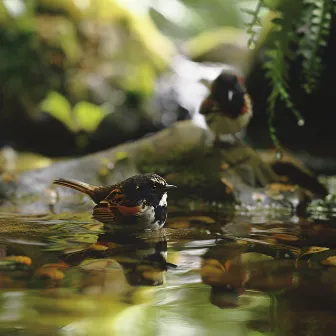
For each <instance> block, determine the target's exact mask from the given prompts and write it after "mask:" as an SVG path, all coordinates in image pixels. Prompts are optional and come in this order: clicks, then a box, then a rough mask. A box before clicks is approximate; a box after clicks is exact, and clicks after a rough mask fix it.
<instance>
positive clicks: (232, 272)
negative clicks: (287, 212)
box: [201, 239, 296, 308]
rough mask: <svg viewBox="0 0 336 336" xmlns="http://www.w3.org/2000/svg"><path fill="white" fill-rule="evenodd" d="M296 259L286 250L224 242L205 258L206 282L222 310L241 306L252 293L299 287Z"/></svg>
mask: <svg viewBox="0 0 336 336" xmlns="http://www.w3.org/2000/svg"><path fill="white" fill-rule="evenodd" d="M295 258H296V255H295V254H294V253H293V252H292V251H290V250H288V249H286V248H285V247H283V246H278V245H267V244H263V243H260V244H258V243H248V242H246V241H244V240H229V239H225V240H221V241H220V242H219V243H218V244H217V245H215V246H213V247H211V248H209V250H208V251H207V252H206V253H205V254H204V255H203V261H202V265H201V278H202V281H203V282H204V283H205V284H207V285H209V286H211V294H210V301H211V303H212V304H214V305H216V306H218V307H220V308H228V307H233V306H238V305H239V302H240V296H241V295H242V294H243V293H244V292H245V291H246V290H248V289H253V290H261V291H274V290H280V289H287V288H291V287H292V286H294V285H295V281H294V280H295V277H294V270H295Z"/></svg>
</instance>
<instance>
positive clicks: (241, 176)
mask: <svg viewBox="0 0 336 336" xmlns="http://www.w3.org/2000/svg"><path fill="white" fill-rule="evenodd" d="M209 136H210V135H209V133H208V131H207V130H205V129H202V128H199V127H197V126H196V125H195V124H194V123H193V122H191V121H182V122H177V123H176V124H174V125H173V126H171V127H170V128H167V129H165V130H163V131H161V132H159V133H157V134H154V135H152V136H150V137H147V138H143V139H141V140H138V141H136V142H133V143H127V144H123V145H120V146H117V147H115V148H112V149H109V150H105V151H101V152H98V153H95V154H91V155H87V156H84V157H82V158H76V159H71V160H64V161H60V162H57V163H54V164H52V165H51V166H50V167H47V168H44V169H39V170H32V171H28V172H24V173H22V174H21V175H19V176H18V177H17V179H16V181H15V188H12V189H11V190H10V189H9V188H7V183H8V182H6V181H4V180H2V181H1V183H0V190H1V191H2V195H1V196H2V197H3V198H7V199H12V200H13V199H15V200H16V202H17V204H20V203H23V204H26V207H25V210H26V211H28V212H29V211H36V209H39V211H42V210H43V209H45V211H49V208H48V207H49V205H47V204H45V203H44V202H45V201H44V199H41V195H43V193H45V190H47V189H50V186H51V183H52V181H53V179H55V178H57V177H60V176H61V177H65V178H76V179H80V180H83V181H86V182H88V183H92V184H96V185H99V184H112V183H116V182H118V181H120V180H123V179H125V178H127V177H129V176H131V175H134V174H136V173H138V172H156V173H158V174H160V175H162V176H164V177H165V178H166V179H167V180H168V182H170V183H174V184H177V185H178V186H179V189H178V190H179V191H178V192H176V193H174V199H175V202H176V203H177V204H179V205H180V206H182V207H183V206H186V205H187V204H188V206H190V202H191V201H192V202H196V204H203V206H206V204H209V203H210V204H211V203H212V202H220V203H221V202H224V203H225V202H229V203H232V202H233V201H234V199H235V198H236V197H237V198H240V197H241V196H242V195H244V198H246V199H248V197H249V196H248V195H251V194H252V192H254V191H255V189H256V188H263V187H265V186H266V185H267V184H270V183H272V182H275V181H277V175H276V174H274V172H273V171H272V169H271V168H270V166H269V165H267V164H266V163H264V162H263V161H262V160H260V158H259V156H258V154H257V153H256V152H255V151H254V150H253V149H252V148H250V147H249V146H248V145H245V144H242V143H236V144H234V143H228V144H223V148H212V147H211V146H209V145H208V143H209ZM223 167H224V169H223ZM11 183H12V184H13V181H12V182H11ZM57 192H58V199H59V202H58V203H57V204H56V205H55V209H56V211H62V209H63V210H64V209H66V208H68V207H69V197H71V199H72V202H75V200H76V198H74V195H76V197H78V198H79V199H80V198H81V197H82V195H78V193H77V194H74V193H73V192H72V191H71V190H69V189H65V188H57ZM185 200H187V203H185ZM204 202H205V203H204ZM75 203H76V202H75ZM77 203H78V199H77ZM38 205H39V206H38ZM86 206H87V207H91V205H89V204H87V205H86ZM29 209H30V210H29Z"/></svg>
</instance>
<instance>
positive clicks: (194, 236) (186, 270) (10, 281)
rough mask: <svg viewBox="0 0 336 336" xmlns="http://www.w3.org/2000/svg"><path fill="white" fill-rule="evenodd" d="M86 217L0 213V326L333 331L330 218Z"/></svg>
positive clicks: (335, 252)
mask: <svg viewBox="0 0 336 336" xmlns="http://www.w3.org/2000/svg"><path fill="white" fill-rule="evenodd" d="M89 216H90V214H89V213H87V212H85V213H77V214H75V215H73V214H61V215H52V216H50V215H45V216H23V215H18V214H1V217H0V222H1V225H0V226H1V228H2V229H1V236H0V287H1V292H0V334H1V335H46V334H49V335H128V334H134V335H168V334H169V335H171V334H172V333H174V332H175V333H176V334H177V335H210V334H211V335H308V334H309V335H329V334H330V331H331V330H334V327H335V326H336V321H335V319H334V318H333V316H334V314H335V307H336V306H335V303H336V302H335V297H336V296H335V294H336V267H335V266H336V246H335V245H336V239H335V238H336V237H335V236H336V230H335V221H334V220H333V219H327V218H325V217H324V218H323V219H318V218H314V220H312V219H304V218H297V217H290V216H288V215H286V216H285V215H284V214H275V213H269V214H267V213H266V212H265V211H264V212H257V213H249V214H246V213H245V214H244V213H240V214H237V215H235V216H234V217H232V218H228V217H223V218H221V217H220V215H219V214H217V217H216V218H214V217H213V216H212V214H211V213H210V214H205V213H196V212H195V213H192V214H190V213H188V215H185V214H183V213H182V214H181V213H171V214H170V217H169V222H168V223H167V225H166V227H165V229H164V230H160V231H156V232H141V233H136V232H133V233H131V232H127V231H117V232H116V231H107V230H106V229H105V228H104V227H103V226H102V225H101V224H99V223H97V222H95V221H93V220H91V219H90V217H89ZM98 330H99V331H98Z"/></svg>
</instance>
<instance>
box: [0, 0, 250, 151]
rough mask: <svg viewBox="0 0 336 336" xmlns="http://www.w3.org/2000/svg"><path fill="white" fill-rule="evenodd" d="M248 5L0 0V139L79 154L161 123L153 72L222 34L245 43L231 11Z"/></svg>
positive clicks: (197, 53) (201, 51)
mask: <svg viewBox="0 0 336 336" xmlns="http://www.w3.org/2000/svg"><path fill="white" fill-rule="evenodd" d="M255 5H256V1H255V0H240V1H236V0H225V1H220V0H211V1H205V0H183V1H182V0H169V1H165V0H141V1H138V0H94V1H93V0H1V1H0V38H1V48H0V86H1V91H0V134H1V135H0V144H1V145H11V146H13V147H14V148H16V149H18V150H24V151H35V152H40V153H42V154H45V155H48V156H66V155H78V154H83V153H87V152H92V151H95V150H99V149H103V148H107V147H109V146H112V145H116V144H118V143H120V142H123V141H126V140H129V139H136V138H138V137H140V136H142V135H145V134H146V133H148V132H154V131H156V130H158V129H160V128H162V127H163V125H159V124H158V123H157V122H156V120H157V113H158V111H157V109H156V108H155V106H153V104H152V99H153V96H154V94H155V83H156V81H157V79H158V77H159V76H160V75H161V74H162V73H165V72H167V71H169V67H170V64H171V62H172V60H173V59H174V57H175V56H176V55H177V54H178V53H179V52H181V51H182V52H183V53H185V54H188V56H190V57H191V58H192V59H195V60H203V59H202V56H204V55H205V54H206V53H207V52H209V50H210V51H211V50H212V49H213V48H215V46H216V45H217V44H221V43H223V41H228V43H231V44H235V43H238V44H240V45H242V43H243V48H245V47H246V46H245V45H244V42H245V41H246V37H243V42H242V37H241V36H242V35H241V34H244V33H243V29H244V20H245V19H246V17H244V16H246V15H247V14H245V13H244V12H242V11H241V10H240V9H241V8H245V9H246V8H247V9H249V8H251V9H252V8H254V7H255ZM207 34H209V35H207ZM209 36H210V38H209ZM224 54H225V53H224ZM210 56H211V57H210V58H212V59H214V60H216V57H217V56H216V55H210ZM237 57H239V56H237ZM217 58H218V57H217ZM224 58H225V57H224ZM234 58H235V56H231V59H234ZM224 60H225V59H224ZM173 119H174V118H173ZM175 119H179V118H175Z"/></svg>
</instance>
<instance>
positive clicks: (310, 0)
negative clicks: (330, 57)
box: [299, 0, 333, 93]
mask: <svg viewBox="0 0 336 336" xmlns="http://www.w3.org/2000/svg"><path fill="white" fill-rule="evenodd" d="M303 3H304V8H303V13H302V19H301V26H302V27H303V36H302V38H301V39H300V43H299V54H300V55H301V56H302V57H303V62H302V75H303V83H304V85H303V87H304V89H305V91H306V92H307V93H311V92H313V91H314V90H315V89H316V86H317V82H318V79H319V75H320V73H321V71H322V68H323V66H322V58H321V52H322V50H323V49H324V47H325V46H326V45H327V40H328V37H329V33H330V26H331V18H332V10H333V4H332V2H331V1H330V0H304V1H303Z"/></svg>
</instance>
